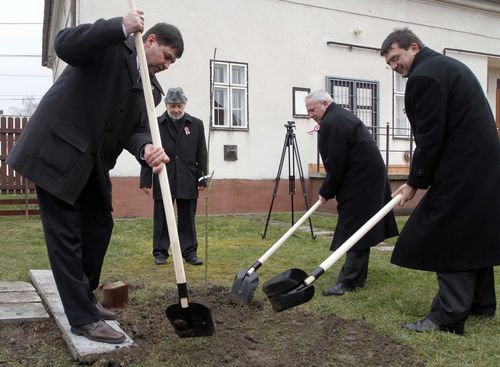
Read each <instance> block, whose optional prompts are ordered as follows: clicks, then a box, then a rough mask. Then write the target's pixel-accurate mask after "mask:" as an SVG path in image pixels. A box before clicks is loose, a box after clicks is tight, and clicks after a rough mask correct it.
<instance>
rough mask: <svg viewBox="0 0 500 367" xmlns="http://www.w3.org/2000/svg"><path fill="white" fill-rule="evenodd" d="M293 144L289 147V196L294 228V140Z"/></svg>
mask: <svg viewBox="0 0 500 367" xmlns="http://www.w3.org/2000/svg"><path fill="white" fill-rule="evenodd" d="M290 142H291V143H292V144H289V145H288V194H290V207H291V210H292V227H293V225H294V224H295V219H294V213H295V208H294V205H293V203H294V196H295V160H294V156H295V146H294V145H293V138H292V140H291V141H290ZM290 145H291V146H292V154H290Z"/></svg>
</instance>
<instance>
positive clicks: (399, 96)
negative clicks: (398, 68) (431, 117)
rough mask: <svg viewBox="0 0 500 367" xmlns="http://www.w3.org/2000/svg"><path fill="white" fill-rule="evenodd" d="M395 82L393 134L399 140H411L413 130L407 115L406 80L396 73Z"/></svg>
mask: <svg viewBox="0 0 500 367" xmlns="http://www.w3.org/2000/svg"><path fill="white" fill-rule="evenodd" d="M393 74H394V79H393V80H394V81H393V95H394V104H393V109H394V112H393V116H394V118H393V134H394V137H398V138H410V136H411V129H410V122H409V121H408V117H406V114H405V109H404V107H405V89H406V79H405V78H403V77H402V76H401V75H400V74H398V73H394V72H393Z"/></svg>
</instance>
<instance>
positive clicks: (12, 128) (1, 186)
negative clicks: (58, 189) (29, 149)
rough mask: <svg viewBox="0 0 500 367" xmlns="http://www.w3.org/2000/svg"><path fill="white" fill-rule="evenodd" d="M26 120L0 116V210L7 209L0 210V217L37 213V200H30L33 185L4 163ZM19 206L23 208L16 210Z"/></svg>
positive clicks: (18, 117) (26, 118)
mask: <svg viewBox="0 0 500 367" xmlns="http://www.w3.org/2000/svg"><path fill="white" fill-rule="evenodd" d="M28 120H29V118H28V117H21V116H3V115H2V116H0V208H1V207H2V206H7V207H8V208H7V209H0V216H1V215H23V214H24V215H25V216H28V215H30V214H31V215H33V214H38V213H39V211H38V209H36V208H34V206H36V204H37V200H36V199H34V198H30V192H34V189H35V187H34V185H33V184H32V183H31V182H29V181H28V180H26V179H25V178H24V177H23V176H21V175H20V174H18V173H17V172H16V171H14V170H13V169H11V168H9V166H8V165H7V164H6V163H5V160H6V159H7V156H8V154H9V152H10V151H11V150H12V147H13V146H14V144H15V142H16V140H17V139H18V138H19V136H20V135H21V132H22V131H23V129H24V127H25V126H26V125H27V124H28ZM4 195H5V196H7V197H5V196H4ZM17 195H23V196H24V198H17V197H16V196H17ZM2 196H4V197H2ZM12 196H14V197H12ZM19 206H23V208H22V209H17V208H18V207H19Z"/></svg>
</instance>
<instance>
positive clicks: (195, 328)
mask: <svg viewBox="0 0 500 367" xmlns="http://www.w3.org/2000/svg"><path fill="white" fill-rule="evenodd" d="M129 1H130V8H131V9H136V6H135V0H129ZM134 36H135V47H136V49H137V56H138V60H139V65H140V73H141V79H142V86H143V90H144V98H145V100H146V109H147V113H148V121H149V129H150V131H151V137H152V139H153V145H154V146H155V147H161V146H163V145H162V143H161V137H160V130H159V128H158V123H157V120H156V114H155V105H154V100H153V94H152V92H151V81H150V79H149V73H148V65H147V60H146V53H145V51H144V44H143V42H142V34H141V32H135V33H134ZM159 181H160V189H161V194H162V197H163V205H164V207H165V216H166V217H167V227H168V233H169V235H170V245H171V247H172V254H173V257H174V269H175V278H176V281H177V290H178V293H179V303H178V304H175V305H171V306H169V307H167V310H166V314H167V317H168V319H169V320H170V322H171V323H172V326H173V327H174V330H175V332H176V334H177V335H178V336H179V337H181V338H187V337H197V336H209V335H212V334H213V333H214V324H213V321H212V316H211V315H210V311H209V309H208V308H207V307H205V306H203V305H200V304H197V303H189V302H188V287H187V282H186V275H185V273H184V264H183V262H182V254H181V247H180V242H179V234H178V233H177V226H176V223H175V212H174V206H173V203H172V196H171V195H170V185H169V183H168V177H167V168H166V167H165V166H163V168H162V170H161V171H160V173H159Z"/></svg>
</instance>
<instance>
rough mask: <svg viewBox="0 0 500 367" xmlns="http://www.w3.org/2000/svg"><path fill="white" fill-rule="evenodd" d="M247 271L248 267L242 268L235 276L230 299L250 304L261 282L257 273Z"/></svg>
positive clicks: (242, 303) (238, 302) (237, 302)
mask: <svg viewBox="0 0 500 367" xmlns="http://www.w3.org/2000/svg"><path fill="white" fill-rule="evenodd" d="M247 272H248V270H247V269H241V270H240V271H239V272H238V273H237V274H236V276H235V277H234V282H233V287H232V288H231V294H230V299H231V301H232V302H234V303H236V304H240V305H249V304H250V303H251V302H252V298H253V295H254V293H255V290H256V289H257V285H258V284H259V276H258V275H257V273H256V272H253V273H252V274H250V275H247Z"/></svg>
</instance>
